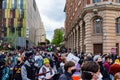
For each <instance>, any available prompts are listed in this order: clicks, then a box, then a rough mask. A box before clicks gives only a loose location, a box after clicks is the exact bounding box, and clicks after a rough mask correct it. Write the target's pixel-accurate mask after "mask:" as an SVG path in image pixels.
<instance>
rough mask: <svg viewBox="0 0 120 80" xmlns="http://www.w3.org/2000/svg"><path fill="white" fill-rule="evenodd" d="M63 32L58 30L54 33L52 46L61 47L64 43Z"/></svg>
mask: <svg viewBox="0 0 120 80" xmlns="http://www.w3.org/2000/svg"><path fill="white" fill-rule="evenodd" d="M63 34H64V32H63V30H62V29H56V30H55V31H54V37H53V39H52V42H51V44H54V45H56V46H59V45H60V43H61V42H63Z"/></svg>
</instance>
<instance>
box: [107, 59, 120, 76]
mask: <svg viewBox="0 0 120 80" xmlns="http://www.w3.org/2000/svg"><path fill="white" fill-rule="evenodd" d="M117 72H120V61H119V59H115V62H114V64H112V65H111V66H110V70H109V73H110V74H112V75H113V76H114V75H115V74H116V73H117Z"/></svg>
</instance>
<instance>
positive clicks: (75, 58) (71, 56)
mask: <svg viewBox="0 0 120 80" xmlns="http://www.w3.org/2000/svg"><path fill="white" fill-rule="evenodd" d="M66 59H67V61H73V62H74V63H75V65H77V64H78V61H79V60H80V59H79V58H78V57H76V56H75V55H73V54H72V53H69V54H68V56H67V58H66Z"/></svg>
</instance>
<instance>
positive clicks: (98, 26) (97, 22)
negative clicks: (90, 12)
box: [93, 18, 102, 34]
mask: <svg viewBox="0 0 120 80" xmlns="http://www.w3.org/2000/svg"><path fill="white" fill-rule="evenodd" d="M93 26H94V33H95V34H100V33H102V19H101V18H96V19H94V21H93Z"/></svg>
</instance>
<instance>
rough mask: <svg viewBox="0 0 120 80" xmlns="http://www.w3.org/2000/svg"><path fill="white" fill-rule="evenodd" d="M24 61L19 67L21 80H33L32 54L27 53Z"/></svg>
mask: <svg viewBox="0 0 120 80" xmlns="http://www.w3.org/2000/svg"><path fill="white" fill-rule="evenodd" d="M25 56H26V61H25V62H24V64H23V66H22V67H21V75H22V80H35V76H34V75H35V66H34V62H35V60H34V57H33V52H27V53H26V54H25Z"/></svg>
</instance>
